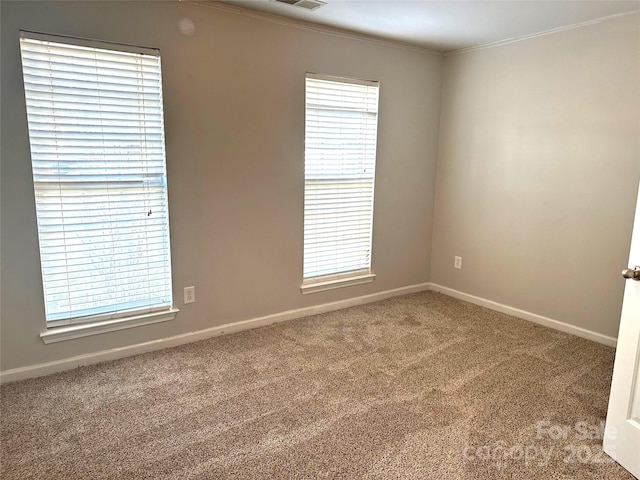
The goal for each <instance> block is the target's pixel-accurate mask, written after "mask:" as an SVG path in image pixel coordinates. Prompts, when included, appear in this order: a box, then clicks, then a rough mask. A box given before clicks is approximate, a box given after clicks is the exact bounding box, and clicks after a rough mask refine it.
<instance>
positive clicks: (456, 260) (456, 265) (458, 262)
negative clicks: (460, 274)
mask: <svg viewBox="0 0 640 480" xmlns="http://www.w3.org/2000/svg"><path fill="white" fill-rule="evenodd" d="M453 268H457V269H458V270H460V269H461V268H462V257H453Z"/></svg>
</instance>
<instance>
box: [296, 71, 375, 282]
mask: <svg viewBox="0 0 640 480" xmlns="http://www.w3.org/2000/svg"><path fill="white" fill-rule="evenodd" d="M377 126H378V83H377V82H365V81H356V80H345V79H336V78H332V77H326V76H320V75H313V74H307V77H306V120H305V189H304V190H305V191H304V262H303V263H304V267H303V268H304V271H303V279H304V281H303V283H304V282H306V283H310V282H311V283H313V282H318V281H326V280H331V279H333V278H345V277H350V276H358V275H362V274H368V273H370V271H371V235H372V225H373V191H374V181H375V166H376V136H377Z"/></svg>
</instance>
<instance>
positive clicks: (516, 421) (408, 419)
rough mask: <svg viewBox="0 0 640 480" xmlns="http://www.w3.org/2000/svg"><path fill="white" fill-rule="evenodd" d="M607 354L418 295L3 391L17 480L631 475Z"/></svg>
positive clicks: (4, 458) (4, 441) (11, 473)
mask: <svg viewBox="0 0 640 480" xmlns="http://www.w3.org/2000/svg"><path fill="white" fill-rule="evenodd" d="M613 360H614V350H613V349H612V348H608V347H605V346H602V345H599V344H596V343H593V342H590V341H587V340H583V339H580V338H577V337H573V336H570V335H567V334H563V333H560V332H557V331H555V330H551V329H547V328H544V327H541V326H538V325H535V324H532V323H529V322H526V321H523V320H519V319H516V318H514V317H510V316H508V315H504V314H500V313H496V312H493V311H490V310H487V309H484V308H481V307H478V306H475V305H471V304H468V303H465V302H462V301H459V300H456V299H453V298H450V297H447V296H445V295H442V294H438V293H434V292H423V293H417V294H412V295H406V296H402V297H396V298H392V299H388V300H385V301H381V302H377V303H373V304H368V305H363V306H359V307H353V308H349V309H345V310H341V311H336V312H331V313H326V314H322V315H316V316H313V317H308V318H304V319H299V320H294V321H291V322H287V323H281V324H278V325H272V326H268V327H263V328H259V329H255V330H251V331H245V332H241V333H236V334H232V335H227V336H223V337H217V338H213V339H210V340H206V341H202V342H198V343H193V344H189V345H184V346H181V347H176V348H172V349H168V350H164V351H159V352H152V353H147V354H143V355H138V356H135V357H130V358H126V359H121V360H117V361H113V362H109V363H102V364H98V365H93V366H89V367H83V368H79V369H76V370H72V371H68V372H63V373H59V374H55V375H50V376H47V377H42V378H36V379H29V380H25V381H20V382H15V383H9V384H6V385H3V386H2V387H0V394H1V396H0V401H1V403H0V409H1V410H0V412H1V417H0V418H1V433H0V439H1V449H0V452H1V457H0V459H1V467H0V477H1V478H2V479H3V480H10V479H39V480H43V479H65V480H71V479H145V478H154V479H252V480H253V479H265V480H266V479H315V478H326V479H385V480H386V479H420V480H434V479H502V478H504V479H545V480H546V479H598V480H606V479H632V478H633V477H632V476H631V475H630V474H628V473H627V472H625V471H624V470H623V469H622V468H621V467H620V466H618V465H617V464H616V463H614V462H612V461H610V459H609V457H607V456H606V455H604V454H603V453H602V452H601V448H600V446H601V444H602V440H601V437H602V422H603V421H604V419H605V415H606V409H607V402H608V395H609V384H610V381H611V371H612V367H613Z"/></svg>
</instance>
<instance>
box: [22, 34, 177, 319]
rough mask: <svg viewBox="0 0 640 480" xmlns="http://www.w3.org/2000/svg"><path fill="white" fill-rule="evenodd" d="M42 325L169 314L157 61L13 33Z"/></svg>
mask: <svg viewBox="0 0 640 480" xmlns="http://www.w3.org/2000/svg"><path fill="white" fill-rule="evenodd" d="M20 48H21V52H22V67H23V75H24V88H25V97H26V105H27V118H28V124H29V140H30V144H31V161H32V167H33V183H34V191H35V200H36V212H37V220H38V235H39V241H40V257H41V264H42V279H43V286H44V297H45V311H46V319H47V325H48V326H55V325H60V324H69V323H80V322H87V321H92V322H94V321H96V320H109V319H115V318H120V317H131V316H136V315H137V316H140V315H145V314H150V313H152V312H163V311H169V310H170V309H171V306H172V295H171V263H170V251H169V218H168V209H167V182H166V166H165V148H164V126H163V123H164V122H163V110H162V82H161V71H160V55H159V52H158V51H156V50H153V49H143V48H137V47H129V46H120V45H112V44H104V43H96V42H92V41H88V40H81V39H71V38H66V37H58V36H48V35H40V34H34V33H29V32H21V39H20Z"/></svg>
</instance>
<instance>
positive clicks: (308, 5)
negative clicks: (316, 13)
mask: <svg viewBox="0 0 640 480" xmlns="http://www.w3.org/2000/svg"><path fill="white" fill-rule="evenodd" d="M273 1H275V2H277V3H286V4H287V5H291V6H294V7H300V8H304V9H305V10H317V9H318V8H320V7H322V6H323V5H326V4H327V3H326V2H321V1H320V0H273Z"/></svg>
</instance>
